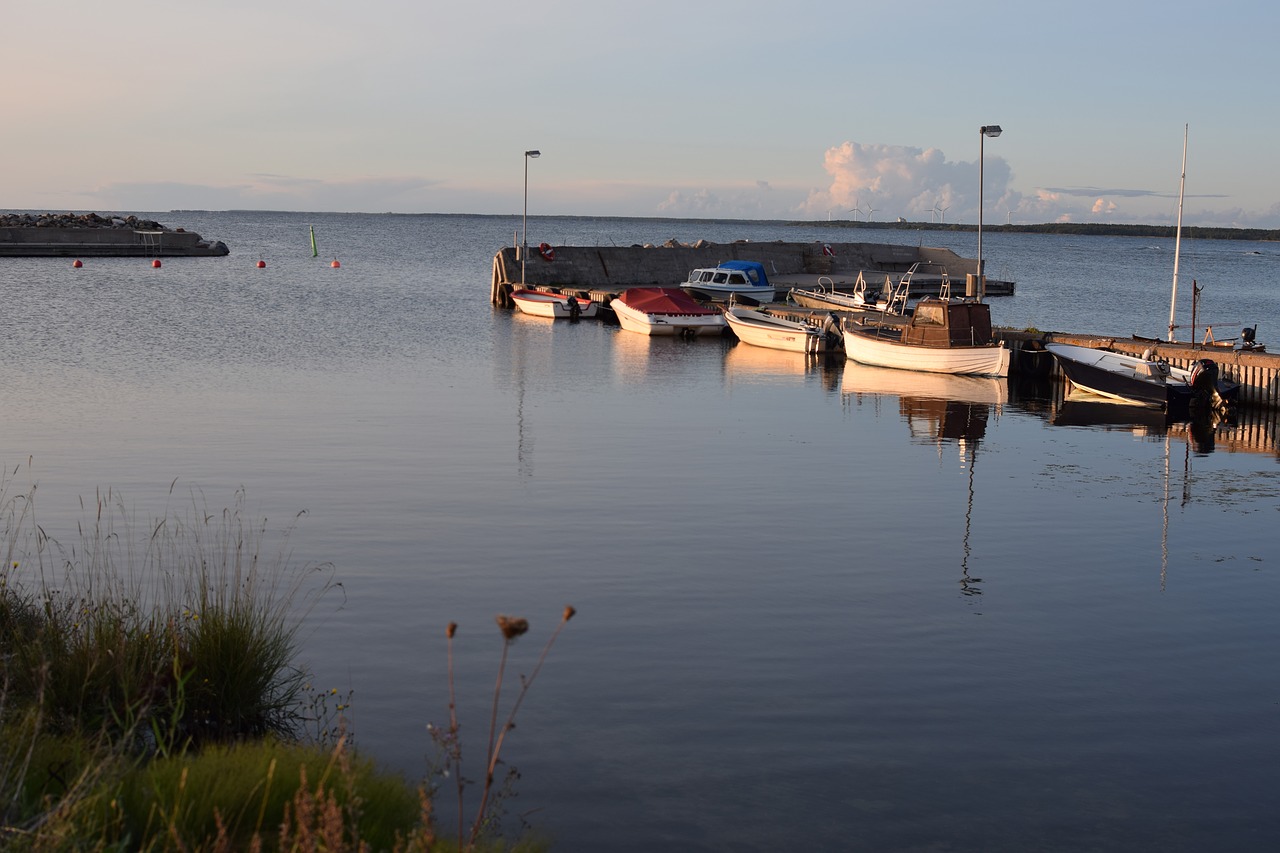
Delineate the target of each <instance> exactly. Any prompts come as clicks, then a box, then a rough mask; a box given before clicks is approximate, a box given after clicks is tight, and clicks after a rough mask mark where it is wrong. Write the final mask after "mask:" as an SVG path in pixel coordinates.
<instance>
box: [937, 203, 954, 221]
mask: <svg viewBox="0 0 1280 853" xmlns="http://www.w3.org/2000/svg"><path fill="white" fill-rule="evenodd" d="M950 209H951V205H947V206H946V207H944V208H941V209H940V210H939V211H938V221H939V222H943V223H945V222H946V221H947V211H948V210H950Z"/></svg>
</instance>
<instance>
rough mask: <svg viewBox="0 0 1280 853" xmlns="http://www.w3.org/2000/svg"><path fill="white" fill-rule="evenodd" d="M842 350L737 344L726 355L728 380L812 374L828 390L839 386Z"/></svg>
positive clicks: (805, 376) (726, 378)
mask: <svg viewBox="0 0 1280 853" xmlns="http://www.w3.org/2000/svg"><path fill="white" fill-rule="evenodd" d="M842 367H844V355H843V353H801V352H784V351H782V350H776V349H768V348H767V347H757V346H751V345H750V344H744V343H737V344H735V345H733V346H731V347H729V349H728V350H726V351H725V354H724V375H725V380H726V381H735V380H738V381H748V382H750V381H759V380H767V379H777V378H785V377H801V378H808V377H812V378H815V379H817V380H819V381H820V382H821V383H822V387H823V388H824V389H825V390H827V391H829V392H832V393H834V392H836V391H837V390H838V389H839V387H840V372H841V368H842Z"/></svg>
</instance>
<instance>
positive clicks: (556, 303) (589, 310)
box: [511, 290, 599, 319]
mask: <svg viewBox="0 0 1280 853" xmlns="http://www.w3.org/2000/svg"><path fill="white" fill-rule="evenodd" d="M570 300H572V301H573V302H574V303H576V304H577V306H578V316H579V317H582V318H588V317H594V316H596V311H597V310H598V308H599V303H597V302H593V301H592V300H590V299H579V298H578V297H576V296H563V295H561V294H558V293H543V292H540V291H536V290H517V291H516V292H514V293H512V294H511V301H512V302H514V303H515V305H516V308H518V309H520V312H521V313H522V314H528V315H530V316H532V317H550V318H552V319H566V318H572V317H573V314H574V312H573V308H572V306H571V305H570Z"/></svg>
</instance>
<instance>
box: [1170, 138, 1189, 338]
mask: <svg viewBox="0 0 1280 853" xmlns="http://www.w3.org/2000/svg"><path fill="white" fill-rule="evenodd" d="M1186 185H1187V125H1185V124H1184V125H1183V126H1182V178H1181V179H1180V180H1179V182H1178V228H1177V230H1176V231H1175V232H1174V237H1173V295H1172V296H1171V297H1169V343H1173V339H1174V335H1173V330H1174V329H1176V328H1178V325H1177V313H1178V256H1179V255H1181V254H1182V192H1183V190H1184V189H1185V188H1186Z"/></svg>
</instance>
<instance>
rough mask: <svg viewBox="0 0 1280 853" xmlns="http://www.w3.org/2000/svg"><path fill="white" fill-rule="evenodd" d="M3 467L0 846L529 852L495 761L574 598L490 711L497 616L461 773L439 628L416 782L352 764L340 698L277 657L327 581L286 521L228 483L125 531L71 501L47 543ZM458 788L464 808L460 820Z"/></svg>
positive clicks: (114, 518) (116, 514) (290, 647)
mask: <svg viewBox="0 0 1280 853" xmlns="http://www.w3.org/2000/svg"><path fill="white" fill-rule="evenodd" d="M16 473H17V471H16V470H13V471H10V472H4V474H5V475H7V476H3V475H0V525H2V526H3V538H2V539H0V545H3V547H4V549H5V553H4V563H3V564H0V849H4V850H7V851H30V853H42V851H64V850H74V851H104V853H105V851H126V850H128V851H146V853H153V851H155V853H158V851H164V850H183V851H188V853H232V852H233V851H240V850H252V851H275V850H281V851H283V850H288V851H321V850H323V851H329V853H348V851H350V853H374V851H403V853H409V851H422V852H423V853H437V851H438V853H452V851H496V850H503V851H536V850H545V849H547V847H548V843H547V842H546V841H545V840H544V839H541V838H539V837H537V836H536V835H535V834H534V833H533V832H532V831H531V830H529V829H528V828H527V826H525V827H522V828H520V829H519V830H517V831H515V832H514V833H513V834H512V835H510V836H504V832H506V831H507V830H508V829H509V827H508V826H506V825H505V822H504V819H503V818H504V806H505V801H506V799H507V798H508V797H510V796H513V795H514V791H512V790H511V785H512V784H513V779H514V778H515V777H517V776H518V774H516V773H515V770H514V768H508V769H507V770H506V771H505V773H506V775H505V776H504V775H503V774H502V773H499V772H498V767H499V765H500V764H503V762H502V760H501V758H500V753H501V749H502V746H503V743H504V741H505V739H506V736H507V734H508V732H510V731H511V730H512V729H514V728H515V716H516V712H517V711H518V709H519V707H520V704H521V702H523V700H524V699H525V696H526V693H527V691H528V690H529V688H530V686H531V685H532V683H533V680H534V678H535V677H536V676H537V673H538V671H539V670H540V669H541V668H542V666H543V664H544V662H545V661H546V657H547V654H548V652H549V651H550V649H551V647H552V644H553V643H554V642H555V639H556V638H557V637H558V636H559V634H560V631H561V630H562V629H563V628H564V626H565V625H566V624H567V623H568V621H569V619H570V618H571V617H572V616H573V614H574V610H573V608H572V607H566V608H565V610H564V613H563V614H562V616H561V620H560V622H559V623H558V625H557V626H556V627H555V629H554V631H553V632H552V633H551V635H550V639H549V640H547V642H546V644H545V646H544V647H543V648H542V650H541V654H540V656H539V657H537V658H536V665H535V666H534V668H533V670H532V674H531V675H529V676H527V677H526V676H525V675H521V676H520V681H521V689H520V690H519V691H518V692H517V693H516V697H515V701H514V703H511V701H510V700H508V702H507V705H509V709H507V710H503V709H502V707H501V706H500V702H499V699H500V698H501V690H502V685H503V674H504V672H505V670H506V668H507V665H508V658H509V655H510V654H511V649H512V646H513V644H514V643H515V641H516V639H517V638H518V637H519V636H521V635H523V634H524V633H526V632H527V631H528V630H529V623H528V622H527V621H526V620H524V619H519V618H515V617H510V616H499V617H497V626H496V633H497V638H496V640H497V641H500V643H501V647H500V653H501V661H500V664H499V674H498V682H497V686H496V687H495V689H494V693H493V696H492V711H491V715H492V716H491V720H492V721H491V723H490V727H489V731H488V732H487V736H488V740H489V746H488V749H487V750H486V751H485V752H484V754H483V755H473V756H472V757H471V763H472V765H473V766H474V765H475V764H477V763H479V764H482V766H483V767H484V771H483V776H482V778H480V779H479V780H478V781H475V782H473V781H471V780H467V779H464V778H463V776H462V774H461V770H462V751H463V750H462V737H461V732H460V728H459V725H458V713H457V703H458V697H457V696H456V695H455V691H454V685H453V655H454V643H455V639H454V638H455V634H456V633H457V625H456V624H453V623H450V625H449V626H448V628H447V630H446V632H445V633H446V636H445V637H442V638H441V639H442V641H443V642H444V644H445V645H444V646H443V647H442V649H441V653H442V654H447V656H448V660H449V682H448V684H447V685H443V686H442V688H441V690H440V698H441V704H442V705H443V704H444V700H445V699H446V698H447V714H448V719H449V722H448V724H447V726H442V727H435V726H432V725H430V724H428V730H429V731H431V732H432V738H433V740H435V748H436V758H435V763H434V764H432V765H430V766H428V767H426V768H424V774H423V778H422V779H421V780H417V781H414V780H410V779H407V778H405V777H404V776H403V775H401V774H400V773H396V772H388V771H385V770H381V769H379V768H378V767H377V766H376V765H375V764H374V762H373V761H371V760H368V759H366V758H363V757H361V756H360V754H359V752H358V750H357V749H356V746H355V741H354V739H353V734H352V731H351V728H350V726H349V717H348V713H347V712H348V709H349V707H350V700H351V696H350V694H348V695H347V696H345V697H344V696H340V695H339V694H338V691H337V690H336V689H332V690H328V691H325V690H323V689H317V688H316V687H315V686H314V685H313V684H312V682H311V675H310V673H309V671H308V670H307V669H306V668H305V667H304V666H302V665H300V664H298V663H297V662H296V658H297V655H298V653H299V650H300V649H299V643H298V632H299V629H300V628H301V626H302V624H303V622H304V620H307V619H308V618H309V617H310V616H311V615H312V613H313V611H314V610H315V608H316V607H317V606H319V605H320V603H321V602H322V601H324V600H325V599H327V598H329V597H331V596H342V595H345V592H344V590H343V587H342V584H341V583H339V582H337V581H335V579H334V575H335V572H334V569H333V567H332V566H331V565H327V564H325V565H306V566H298V565H294V564H292V563H291V561H290V558H289V553H290V551H289V547H288V539H289V535H290V533H291V532H292V530H293V525H292V524H291V525H290V526H288V527H286V528H285V529H284V530H280V531H273V530H272V529H270V528H268V526H267V523H266V520H265V519H260V520H250V519H249V517H248V515H247V511H246V507H245V502H244V497H245V496H244V493H243V492H242V491H241V492H238V493H237V494H236V498H235V501H234V502H233V504H232V505H231V506H230V507H228V508H226V509H224V510H222V511H209V510H208V509H207V508H206V506H205V505H204V501H203V499H202V498H200V497H199V496H193V499H192V500H191V501H190V503H189V504H188V505H187V506H185V508H183V509H179V510H170V509H166V511H165V513H164V514H163V515H162V516H161V517H160V518H156V519H150V520H145V521H143V522H141V523H139V521H138V520H137V519H136V518H134V517H133V516H132V514H131V512H130V511H129V510H128V509H127V508H126V505H125V503H124V501H123V499H122V497H121V496H120V495H119V494H118V493H113V492H111V491H108V492H106V493H99V494H98V495H97V496H96V500H95V501H93V502H90V503H88V504H87V505H86V503H85V501H83V499H82V506H83V508H84V514H85V517H84V519H82V520H81V521H80V522H79V524H78V525H77V527H78V541H76V542H75V543H74V544H64V543H61V542H59V541H57V540H56V539H54V538H52V537H51V536H49V535H48V533H47V532H46V529H45V527H44V526H43V525H41V524H40V523H38V522H37V518H36V510H35V501H34V497H35V492H36V487H35V486H34V485H32V486H31V487H30V488H29V489H28V490H27V491H25V492H15V491H14V490H13V488H12V479H11V478H12V476H14V475H16ZM175 482H176V481H175ZM172 491H173V490H172V486H171V487H170V494H171V495H172ZM302 515H303V513H299V514H298V516H297V518H301V516H302ZM294 523H296V518H295V520H294ZM337 603H339V604H340V602H337ZM499 720H501V721H502V724H501V726H500V727H499ZM484 735H485V733H483V732H476V733H475V735H473V737H484ZM442 784H447V785H448V786H449V787H450V788H456V791H455V794H456V797H457V802H456V806H457V810H458V817H457V826H456V833H455V831H454V828H453V827H452V826H450V827H449V828H441V827H440V826H438V824H437V809H436V808H435V806H436V803H437V802H438V801H440V799H439V798H440V797H441V796H442V792H441V790H440V785H442ZM471 786H475V787H476V789H477V791H478V797H479V802H478V805H473V806H471V813H470V815H469V816H468V820H467V824H466V825H464V822H463V807H464V793H465V792H466V791H468V790H470V788H471ZM450 799H452V797H450ZM446 811H447V810H446Z"/></svg>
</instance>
